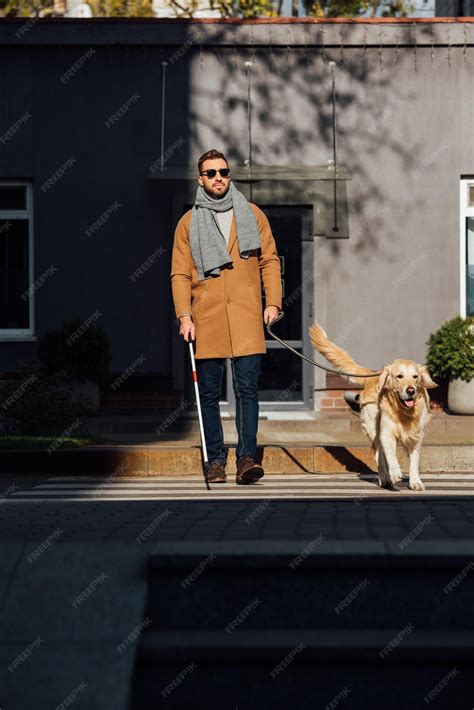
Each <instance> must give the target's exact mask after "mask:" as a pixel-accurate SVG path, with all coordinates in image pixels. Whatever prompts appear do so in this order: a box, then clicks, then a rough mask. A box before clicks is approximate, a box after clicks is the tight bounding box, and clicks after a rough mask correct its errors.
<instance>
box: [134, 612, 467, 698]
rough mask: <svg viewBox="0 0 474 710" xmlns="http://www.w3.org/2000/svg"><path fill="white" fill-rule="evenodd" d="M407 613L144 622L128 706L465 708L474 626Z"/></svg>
mask: <svg viewBox="0 0 474 710" xmlns="http://www.w3.org/2000/svg"><path fill="white" fill-rule="evenodd" d="M201 613H205V611H204V610H202V612H201ZM407 616H408V617H409V615H406V616H405V617H404V619H403V620H400V622H399V623H398V624H394V626H393V627H391V628H388V629H384V630H381V631H373V630H367V629H363V628H362V629H358V630H354V631H347V630H344V631H337V630H326V631H313V630H307V629H291V630H279V631H272V630H268V629H260V630H256V631H235V632H234V633H232V634H227V633H226V632H225V630H222V629H221V630H219V631H202V630H199V631H178V632H168V633H166V632H159V633H156V632H154V633H150V632H148V631H145V633H144V635H143V638H142V642H141V645H140V647H139V649H138V655H137V658H136V664H135V672H134V679H133V684H132V708H133V710H145V709H148V708H150V698H153V707H154V708H155V707H166V706H168V707H175V708H187V707H193V706H196V705H197V707H205V706H206V707H207V703H206V704H205V702H206V701H205V700H204V699H205V698H212V706H213V707H221V708H232V709H234V708H245V709H246V710H247V709H248V710H258V709H259V708H272V709H273V708H274V709H276V710H280V709H281V710H287V709H288V707H293V708H298V710H314V708H326V709H329V708H336V707H341V708H344V707H347V708H351V710H367V709H369V710H372V709H374V710H375V708H381V707H383V708H384V709H385V708H387V709H388V710H400V708H422V707H425V706H426V704H428V703H431V702H432V701H436V702H435V703H434V707H436V708H444V709H446V710H453V709H454V708H456V710H461V709H464V708H466V709H467V708H469V707H470V705H469V698H471V695H472V672H473V670H474V650H473V649H474V638H473V634H472V633H466V632H462V631H456V632H453V631H450V630H444V629H443V630H438V631H426V630H424V629H419V628H412V626H411V625H410V623H409V622H406V619H407ZM396 621H397V620H395V622H396ZM381 654H382V656H381ZM382 698H383V700H382ZM471 704H472V703H471Z"/></svg>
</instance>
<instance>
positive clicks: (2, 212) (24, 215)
mask: <svg viewBox="0 0 474 710" xmlns="http://www.w3.org/2000/svg"><path fill="white" fill-rule="evenodd" d="M10 186H13V187H18V186H25V187H26V208H25V209H19V210H7V209H0V219H6V220H14V219H27V220H28V289H31V287H32V285H33V283H34V239H33V185H32V183H31V181H29V180H1V179H0V188H1V187H10ZM28 322H29V327H28V328H2V327H1V326H0V341H1V342H8V341H21V340H36V337H35V292H34V290H31V292H30V297H29V299H28Z"/></svg>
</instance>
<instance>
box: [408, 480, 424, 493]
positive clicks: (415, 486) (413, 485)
mask: <svg viewBox="0 0 474 710" xmlns="http://www.w3.org/2000/svg"><path fill="white" fill-rule="evenodd" d="M408 488H409V489H410V490H411V491H424V490H425V484H424V483H423V481H422V480H421V478H416V479H415V480H414V481H410V483H409V484H408Z"/></svg>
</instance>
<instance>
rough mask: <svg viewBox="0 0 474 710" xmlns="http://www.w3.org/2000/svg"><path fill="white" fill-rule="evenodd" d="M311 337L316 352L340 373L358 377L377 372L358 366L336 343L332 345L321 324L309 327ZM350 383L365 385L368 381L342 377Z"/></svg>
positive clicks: (360, 378) (359, 378) (346, 376)
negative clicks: (351, 373) (343, 372)
mask: <svg viewBox="0 0 474 710" xmlns="http://www.w3.org/2000/svg"><path fill="white" fill-rule="evenodd" d="M309 337H310V340H311V342H312V344H313V347H314V348H315V350H317V351H318V352H320V353H321V355H324V357H325V358H326V360H328V361H329V362H330V363H331V365H334V368H335V369H336V370H338V371H342V370H344V371H345V372H353V373H355V374H357V375H371V374H373V373H374V372H375V371H374V370H369V369H368V368H367V367H362V366H361V365H358V364H357V363H356V362H355V361H354V360H353V359H352V358H351V356H350V355H349V353H348V352H346V351H345V350H343V349H342V348H339V347H338V346H337V345H335V344H334V343H331V341H330V340H329V338H328V336H327V335H326V332H325V331H324V329H323V328H322V327H321V326H320V325H319V323H314V324H313V325H311V326H310V327H309ZM341 377H344V379H346V380H349V382H354V383H355V384H358V385H364V384H365V382H366V380H365V379H364V378H363V377H350V376H349V375H341Z"/></svg>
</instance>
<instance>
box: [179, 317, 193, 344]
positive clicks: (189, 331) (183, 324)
mask: <svg viewBox="0 0 474 710" xmlns="http://www.w3.org/2000/svg"><path fill="white" fill-rule="evenodd" d="M179 334H180V335H182V336H183V338H184V340H185V341H186V342H187V343H188V342H189V340H190V339H191V340H195V338H196V329H195V327H194V323H193V321H192V318H190V316H183V317H182V318H180V320H179ZM189 335H191V338H189V337H188V336H189Z"/></svg>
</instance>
